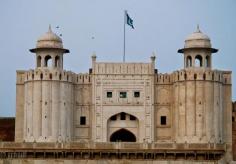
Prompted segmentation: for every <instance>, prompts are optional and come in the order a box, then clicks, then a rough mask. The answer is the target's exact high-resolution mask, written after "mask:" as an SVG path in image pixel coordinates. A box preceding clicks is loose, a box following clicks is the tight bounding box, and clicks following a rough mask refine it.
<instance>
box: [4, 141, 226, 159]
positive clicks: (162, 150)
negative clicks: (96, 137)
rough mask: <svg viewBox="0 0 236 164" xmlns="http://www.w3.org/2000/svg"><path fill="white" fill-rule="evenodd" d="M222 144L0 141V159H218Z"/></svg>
mask: <svg viewBox="0 0 236 164" xmlns="http://www.w3.org/2000/svg"><path fill="white" fill-rule="evenodd" d="M225 149H226V145H225V144H198V143H196V144H185V143H183V144H177V143H126V142H116V143H99V142H70V143H16V142H0V158H37V159H38V158H53V159H54V158H60V159H108V158H109V159H110V158H114V159H120V158H122V159H123V158H125V159H184V160H189V159H190V160H199V159H200V160H218V159H220V158H221V157H222V156H223V155H224V153H225Z"/></svg>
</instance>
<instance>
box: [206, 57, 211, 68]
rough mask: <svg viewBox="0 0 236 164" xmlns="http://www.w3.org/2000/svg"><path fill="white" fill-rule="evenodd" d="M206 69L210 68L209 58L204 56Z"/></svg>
mask: <svg viewBox="0 0 236 164" xmlns="http://www.w3.org/2000/svg"><path fill="white" fill-rule="evenodd" d="M206 67H210V57H209V56H206Z"/></svg>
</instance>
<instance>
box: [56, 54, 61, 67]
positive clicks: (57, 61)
mask: <svg viewBox="0 0 236 164" xmlns="http://www.w3.org/2000/svg"><path fill="white" fill-rule="evenodd" d="M59 66H60V57H59V56H56V58H55V67H59Z"/></svg>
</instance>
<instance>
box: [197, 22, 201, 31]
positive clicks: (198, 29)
mask: <svg viewBox="0 0 236 164" xmlns="http://www.w3.org/2000/svg"><path fill="white" fill-rule="evenodd" d="M197 32H201V31H200V28H199V24H197Z"/></svg>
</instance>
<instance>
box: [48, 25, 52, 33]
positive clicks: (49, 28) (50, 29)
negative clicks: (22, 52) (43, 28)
mask: <svg viewBox="0 0 236 164" xmlns="http://www.w3.org/2000/svg"><path fill="white" fill-rule="evenodd" d="M48 32H52V28H51V24H49V27H48Z"/></svg>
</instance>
